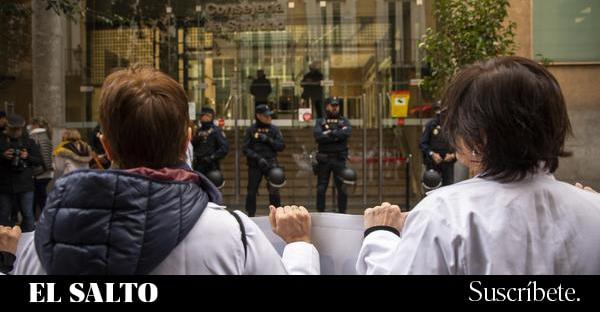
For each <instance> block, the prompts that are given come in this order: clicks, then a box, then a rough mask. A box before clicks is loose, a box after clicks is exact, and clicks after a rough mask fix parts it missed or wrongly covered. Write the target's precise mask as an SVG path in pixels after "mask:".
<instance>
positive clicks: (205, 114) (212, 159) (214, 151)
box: [192, 107, 229, 187]
mask: <svg viewBox="0 0 600 312" xmlns="http://www.w3.org/2000/svg"><path fill="white" fill-rule="evenodd" d="M214 118H215V111H214V109H212V108H211V107H203V108H202V110H201V111H200V127H199V128H198V130H196V133H195V135H194V137H193V139H192V145H193V147H194V149H193V151H194V160H193V162H192V163H193V167H194V170H196V171H198V172H200V173H202V174H205V175H206V174H207V173H209V172H211V171H215V170H217V171H220V170H221V166H220V164H219V162H220V161H221V160H222V159H223V158H225V157H226V156H227V153H228V152H229V143H227V139H226V137H225V133H223V131H222V130H221V129H220V128H219V127H217V126H216V125H215V123H214ZM218 186H219V185H217V187H218Z"/></svg>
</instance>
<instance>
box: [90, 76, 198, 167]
mask: <svg viewBox="0 0 600 312" xmlns="http://www.w3.org/2000/svg"><path fill="white" fill-rule="evenodd" d="M188 123H189V114H188V99H187V96H186V94H185V91H184V90H183V87H182V86H181V85H180V84H179V83H177V82H176V81H175V80H173V79H172V78H171V77H169V76H168V75H166V74H164V73H161V72H160V71H158V70H156V69H154V68H152V67H146V66H134V67H132V68H129V69H124V70H119V71H117V72H114V73H112V74H111V75H109V76H108V77H107V78H106V80H105V81H104V85H103V86H102V94H101V97H100V125H101V128H102V133H103V135H104V136H106V138H107V140H108V143H109V144H110V147H111V150H112V153H113V155H112V156H113V158H115V159H114V160H115V161H116V162H117V163H118V164H119V166H120V167H121V168H135V167H147V168H152V169H160V168H165V167H171V166H175V165H177V164H179V163H180V162H181V160H182V155H183V148H184V145H185V142H186V141H187V136H188V135H187V133H188V131H187V128H188Z"/></svg>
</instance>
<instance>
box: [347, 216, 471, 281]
mask: <svg viewBox="0 0 600 312" xmlns="http://www.w3.org/2000/svg"><path fill="white" fill-rule="evenodd" d="M462 248H463V240H462V239H461V238H460V235H458V234H457V233H456V231H454V230H453V229H452V227H451V226H450V224H449V223H448V222H446V220H444V219H443V218H441V217H440V216H439V215H437V214H436V213H434V212H430V211H427V210H423V209H420V210H416V209H415V210H413V211H412V212H411V213H410V214H409V216H408V218H407V220H406V224H405V225H404V229H403V231H402V234H401V237H398V236H396V235H395V234H393V233H390V232H387V231H376V232H373V233H371V234H369V235H368V236H367V237H366V238H365V240H364V241H363V245H362V247H361V250H360V253H359V256H358V261H357V264H356V269H357V272H358V273H359V274H423V275H434V274H435V275H442V274H460V273H461V272H464V267H463V265H464V262H463V261H462V260H461V259H462V258H461V255H463V254H464V253H463V251H462Z"/></svg>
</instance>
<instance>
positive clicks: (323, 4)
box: [319, 1, 327, 8]
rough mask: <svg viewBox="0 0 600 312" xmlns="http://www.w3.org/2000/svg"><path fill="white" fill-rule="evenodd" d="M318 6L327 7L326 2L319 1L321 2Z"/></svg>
mask: <svg viewBox="0 0 600 312" xmlns="http://www.w3.org/2000/svg"><path fill="white" fill-rule="evenodd" d="M319 5H320V6H321V7H322V8H324V7H326V6H327V1H321V2H319Z"/></svg>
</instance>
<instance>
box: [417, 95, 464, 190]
mask: <svg viewBox="0 0 600 312" xmlns="http://www.w3.org/2000/svg"><path fill="white" fill-rule="evenodd" d="M442 114H443V110H442V109H440V106H439V104H438V106H437V112H436V114H435V117H434V118H433V119H432V120H431V121H429V122H428V123H427V125H426V126H425V130H424V131H423V135H422V136H421V144H420V147H421V151H422V152H423V162H424V163H425V166H426V167H427V170H430V169H433V170H435V171H437V172H439V173H440V174H441V175H442V186H445V185H450V184H452V183H454V163H455V162H456V155H455V152H454V149H452V147H451V146H450V144H449V143H448V140H447V139H446V137H445V136H444V135H443V133H442V125H441V119H442Z"/></svg>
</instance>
